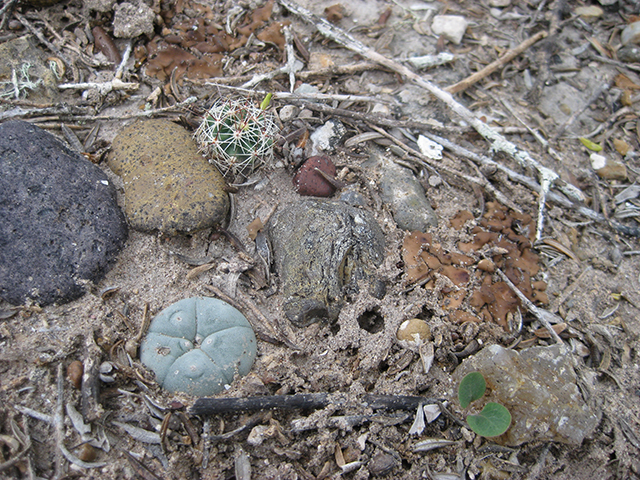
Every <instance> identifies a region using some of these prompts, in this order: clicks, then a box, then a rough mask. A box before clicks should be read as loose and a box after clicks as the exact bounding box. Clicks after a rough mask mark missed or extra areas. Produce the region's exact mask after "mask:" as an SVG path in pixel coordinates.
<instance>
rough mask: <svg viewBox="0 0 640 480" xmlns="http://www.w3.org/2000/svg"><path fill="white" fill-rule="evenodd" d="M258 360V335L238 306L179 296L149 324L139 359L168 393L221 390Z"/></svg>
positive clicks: (202, 298) (213, 392)
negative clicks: (179, 298)
mask: <svg viewBox="0 0 640 480" xmlns="http://www.w3.org/2000/svg"><path fill="white" fill-rule="evenodd" d="M255 358H256V337H255V334H254V333H253V328H252V327H251V324H250V323H249V322H248V321H247V319H246V318H245V317H244V315H242V313H240V312H239V311H238V310H236V309H235V308H233V307H232V306H231V305H229V304H228V303H226V302H223V301H222V300H218V299H217V298H207V297H193V298H187V299H184V300H180V301H179V302H176V303H174V304H173V305H170V306H169V307H167V308H165V309H164V310H163V311H162V312H160V313H159V314H158V315H157V316H156V317H155V318H154V319H153V322H151V325H150V326H149V332H148V334H147V336H146V337H145V339H144V341H143V342H142V345H141V346H140V361H141V362H142V363H143V364H144V365H146V366H147V367H149V368H150V369H151V370H153V371H154V372H155V374H156V378H157V380H158V383H160V385H162V387H163V388H165V389H166V390H169V391H170V392H184V393H188V394H191V395H197V396H207V395H214V394H216V393H220V392H222V391H223V390H224V386H225V385H230V384H231V382H233V378H234V376H235V375H236V374H238V375H246V374H247V373H249V370H251V366H252V365H253V362H254V360H255Z"/></svg>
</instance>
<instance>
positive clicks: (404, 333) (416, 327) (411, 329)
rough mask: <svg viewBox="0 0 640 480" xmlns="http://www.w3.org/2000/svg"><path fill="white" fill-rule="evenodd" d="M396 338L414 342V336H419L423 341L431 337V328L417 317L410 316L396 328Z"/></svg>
mask: <svg viewBox="0 0 640 480" xmlns="http://www.w3.org/2000/svg"><path fill="white" fill-rule="evenodd" d="M397 336H398V340H405V341H408V342H415V341H416V340H417V338H416V337H420V340H422V341H423V342H425V341H427V340H429V339H430V338H431V329H430V328H429V325H428V324H427V322H425V321H424V320H421V319H419V318H412V319H410V320H405V321H404V322H402V324H401V325H400V327H399V328H398V333H397Z"/></svg>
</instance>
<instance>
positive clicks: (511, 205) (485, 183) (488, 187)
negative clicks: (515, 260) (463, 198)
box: [368, 124, 522, 213]
mask: <svg viewBox="0 0 640 480" xmlns="http://www.w3.org/2000/svg"><path fill="white" fill-rule="evenodd" d="M368 127H369V128H371V129H372V130H375V131H376V132H378V133H379V134H380V135H382V136H384V137H386V138H388V139H389V140H391V141H392V142H394V143H395V144H396V145H398V146H399V147H400V148H402V149H404V150H405V151H406V152H408V153H410V154H411V155H413V156H414V157H417V158H419V159H420V160H421V161H422V162H424V163H427V164H429V165H430V166H432V167H433V168H435V169H436V170H439V171H443V172H446V173H448V174H449V175H453V176H454V177H460V178H462V179H464V180H466V181H467V182H469V183H472V184H475V185H479V186H481V187H482V188H484V189H485V190H486V191H487V193H489V194H490V195H493V196H494V197H495V198H496V200H498V201H499V202H500V203H502V204H504V205H506V206H507V207H509V208H511V209H512V210H514V211H516V212H520V213H522V212H521V210H520V207H518V206H517V205H516V204H515V203H513V202H512V201H511V200H509V198H507V196H506V195H504V194H503V193H502V192H501V191H500V190H497V189H496V188H495V187H494V186H493V185H491V183H490V182H489V181H488V180H487V179H486V178H478V177H472V176H471V175H467V174H466V173H462V172H460V171H458V170H455V169H453V168H449V167H447V166H446V165H443V164H442V163H436V162H433V161H432V160H431V159H430V158H429V157H427V156H426V155H423V154H422V153H420V152H418V151H417V150H414V149H413V148H411V147H410V146H408V145H406V144H405V143H404V142H402V141H400V140H398V139H397V138H396V137H394V136H393V135H390V134H389V133H387V132H385V131H384V130H383V129H381V128H379V127H376V126H375V125H371V124H368Z"/></svg>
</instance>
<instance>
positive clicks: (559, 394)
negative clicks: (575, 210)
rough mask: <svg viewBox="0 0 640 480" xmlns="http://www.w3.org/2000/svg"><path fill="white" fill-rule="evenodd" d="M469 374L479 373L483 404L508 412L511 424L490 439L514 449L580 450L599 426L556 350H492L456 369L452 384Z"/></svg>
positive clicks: (562, 352) (564, 356)
mask: <svg viewBox="0 0 640 480" xmlns="http://www.w3.org/2000/svg"><path fill="white" fill-rule="evenodd" d="M473 371H477V372H480V373H482V375H483V376H484V378H485V380H486V381H487V388H488V390H489V391H490V392H491V393H490V394H489V395H488V396H487V397H485V398H483V401H484V400H486V401H493V402H497V403H500V404H502V405H504V406H505V407H507V408H508V409H509V412H510V413H511V417H512V424H511V427H509V430H507V432H506V433H505V434H504V435H501V436H500V437H497V438H496V439H495V440H496V441H498V442H499V443H504V444H506V445H511V446H516V445H520V444H522V443H525V442H533V441H537V442H548V441H553V442H562V443H567V444H571V445H580V444H581V443H582V441H583V440H584V439H585V438H586V437H589V436H590V435H591V434H592V433H593V431H594V429H595V428H596V426H597V425H598V423H599V422H600V417H601V412H600V411H599V410H598V409H594V408H592V407H591V406H590V405H588V404H587V403H586V402H585V400H584V399H583V397H582V395H581V393H580V389H579V388H578V385H577V384H576V382H577V377H576V372H575V370H574V361H573V357H572V356H571V354H570V353H568V352H567V351H566V349H563V348H560V346H558V345H552V346H550V347H534V348H527V349H525V350H522V351H521V352H516V351H515V350H510V349H507V348H503V347H501V346H500V345H491V346H490V347H487V348H485V349H483V350H481V351H480V352H479V353H476V354H475V355H473V356H472V357H470V358H468V359H466V360H465V361H464V362H462V364H461V365H460V366H459V367H458V368H457V369H456V371H455V372H454V374H453V380H454V382H455V384H456V385H458V384H459V383H460V380H461V379H462V378H463V377H464V376H465V375H466V374H467V373H470V372H473Z"/></svg>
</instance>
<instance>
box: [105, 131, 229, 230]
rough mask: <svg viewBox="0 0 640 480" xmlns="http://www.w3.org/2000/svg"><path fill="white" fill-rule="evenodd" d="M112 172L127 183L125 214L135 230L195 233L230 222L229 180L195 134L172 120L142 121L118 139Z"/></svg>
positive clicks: (113, 153) (109, 163) (113, 147)
mask: <svg viewBox="0 0 640 480" xmlns="http://www.w3.org/2000/svg"><path fill="white" fill-rule="evenodd" d="M108 165H109V167H110V168H111V169H112V170H113V171H114V172H115V173H116V174H117V175H120V176H121V177H122V180H123V182H124V195H125V214H126V215H127V219H128V220H129V223H130V224H131V226H132V227H133V228H135V229H136V230H142V231H146V232H151V231H155V230H159V231H161V232H164V233H169V234H174V233H176V232H192V231H195V230H200V229H203V228H208V227H212V226H214V225H216V224H218V223H220V222H221V221H222V220H224V218H225V216H226V215H227V211H228V209H229V196H228V194H227V193H226V192H225V191H224V186H225V184H224V179H223V178H222V175H221V174H220V172H218V170H216V168H215V167H214V166H213V165H211V164H210V163H209V162H207V161H206V160H205V159H204V158H203V157H202V155H200V153H198V149H197V147H196V144H195V142H194V140H193V139H192V138H191V135H190V134H189V132H187V131H186V130H185V129H184V128H182V127H180V126H178V125H176V124H175V123H172V122H169V121H167V120H142V121H138V122H135V123H133V124H131V125H129V126H127V127H125V128H124V129H123V130H122V131H121V132H120V133H119V134H118V136H117V137H116V138H115V139H114V141H113V145H112V148H111V152H110V154H109V159H108Z"/></svg>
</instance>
